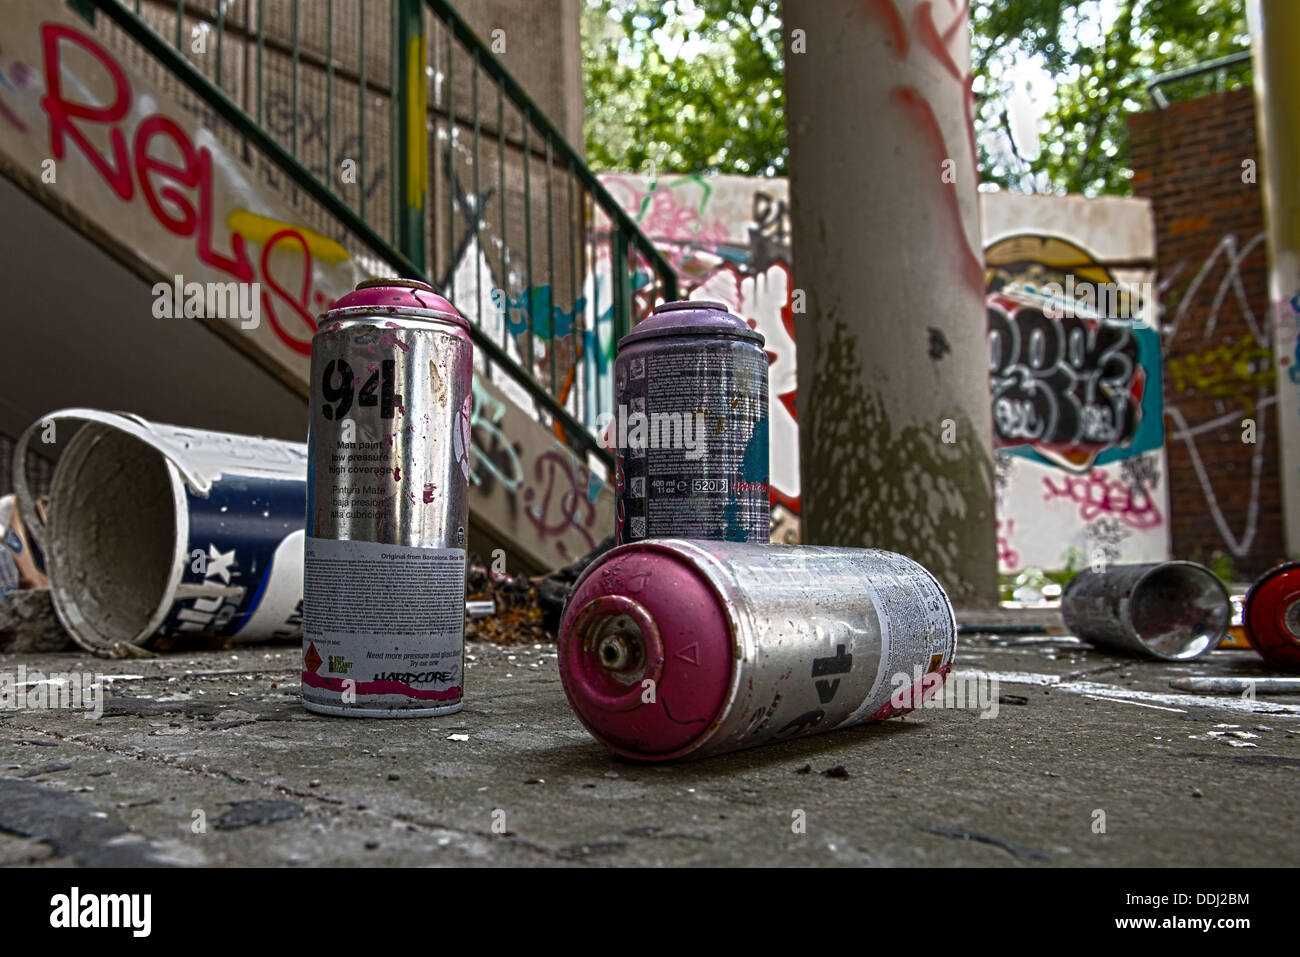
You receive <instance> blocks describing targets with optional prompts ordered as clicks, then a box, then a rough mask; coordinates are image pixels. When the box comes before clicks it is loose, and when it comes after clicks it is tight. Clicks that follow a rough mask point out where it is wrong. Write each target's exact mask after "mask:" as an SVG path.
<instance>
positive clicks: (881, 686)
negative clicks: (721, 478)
mask: <svg viewBox="0 0 1300 957" xmlns="http://www.w3.org/2000/svg"><path fill="white" fill-rule="evenodd" d="M956 645H957V631H956V624H955V622H954V619H953V612H952V606H951V604H950V603H949V601H948V596H947V595H946V594H945V593H944V591H943V588H941V587H940V585H939V583H938V582H937V581H936V580H935V578H934V576H933V575H931V574H930V573H929V572H928V571H926V570H925V569H924V568H922V567H921V566H920V565H918V564H917V563H916V562H914V561H912V560H911V559H909V558H905V557H903V556H902V555H896V554H893V553H891V552H885V551H877V550H874V549H856V548H822V547H816V546H798V545H768V544H763V543H740V542H720V541H702V540H696V541H688V540H683V539H655V540H653V541H646V542H636V543H630V544H627V545H623V546H620V547H618V548H615V549H613V550H612V551H609V552H606V553H605V554H604V555H602V556H601V557H600V558H598V559H596V561H594V562H593V563H592V564H591V565H590V566H589V567H588V568H587V570H586V571H584V572H583V573H582V575H581V577H580V578H579V579H578V581H577V583H576V585H575V587H574V591H573V594H572V596H571V597H570V599H569V602H568V605H567V606H566V608H565V611H564V617H563V620H562V622H561V624H560V639H559V664H560V675H561V678H562V680H563V684H564V692H565V694H566V695H567V696H568V699H569V703H570V704H571V705H572V706H573V709H574V711H575V712H576V713H577V715H578V718H579V720H580V721H581V722H582V723H583V724H584V725H585V726H586V728H587V730H589V731H590V732H591V733H592V734H593V735H594V736H595V737H596V738H597V740H599V741H601V742H602V743H603V744H605V745H606V746H607V747H609V748H610V749H611V750H613V751H615V752H617V753H619V754H621V755H624V756H626V757H630V758H637V759H641V760H645V761H665V760H670V759H674V758H684V757H692V758H694V757H701V756H704V755H712V754H719V753H722V752H727V751H736V750H739V749H741V748H749V747H753V746H755V745H760V744H767V743H769V742H773V741H784V740H788V739H791V738H796V737H800V736H802V735H806V734H813V733H817V732H821V731H830V730H831V729H833V728H841V727H846V726H848V725H852V724H857V723H859V722H863V721H874V720H877V719H880V718H888V717H892V716H894V715H896V714H901V713H904V712H905V711H910V710H913V708H915V707H916V706H917V705H919V704H920V702H921V700H922V698H924V697H928V696H929V695H930V694H933V693H934V691H935V690H937V689H938V687H939V686H940V685H941V684H942V682H943V678H944V677H945V676H946V675H947V673H948V671H949V669H950V668H951V667H952V661H953V655H954V653H955V652H956ZM904 688H906V689H908V692H907V694H906V695H905V696H904V695H901V694H899V693H900V691H901V690H902V689H904ZM896 696H897V697H896ZM900 701H902V702H905V703H906V706H905V707H899V706H898V703H899V702H900Z"/></svg>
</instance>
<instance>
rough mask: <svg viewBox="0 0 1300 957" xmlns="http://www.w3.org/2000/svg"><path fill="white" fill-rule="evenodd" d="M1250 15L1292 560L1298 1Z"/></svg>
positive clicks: (1299, 241)
mask: <svg viewBox="0 0 1300 957" xmlns="http://www.w3.org/2000/svg"><path fill="white" fill-rule="evenodd" d="M1250 14H1251V33H1252V36H1251V47H1252V49H1253V50H1254V52H1255V77H1254V85H1255V94H1256V97H1257V98H1258V99H1257V102H1258V108H1257V109H1256V111H1255V116H1256V122H1257V124H1258V126H1259V144H1260V150H1261V152H1262V155H1261V156H1260V157H1259V166H1258V169H1259V172H1260V173H1261V174H1262V175H1261V184H1262V186H1263V190H1264V196H1263V199H1264V219H1265V221H1266V224H1267V227H1268V259H1269V271H1268V291H1269V301H1270V302H1271V303H1272V311H1273V356H1274V366H1275V367H1276V369H1277V421H1278V429H1279V431H1278V457H1279V459H1280V461H1279V462H1278V478H1279V481H1280V484H1281V488H1282V516H1283V521H1284V522H1285V526H1286V527H1285V530H1284V531H1285V536H1286V538H1285V541H1286V550H1287V554H1288V555H1289V556H1290V557H1292V558H1300V176H1297V170H1300V63H1298V62H1297V61H1296V57H1295V50H1296V47H1297V45H1300V4H1298V3H1296V2H1295V0H1259V3H1258V4H1252V5H1251V7H1250ZM1251 158H1252V157H1242V159H1243V161H1244V160H1247V159H1251Z"/></svg>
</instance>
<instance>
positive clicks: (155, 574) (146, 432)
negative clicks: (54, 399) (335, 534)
mask: <svg viewBox="0 0 1300 957" xmlns="http://www.w3.org/2000/svg"><path fill="white" fill-rule="evenodd" d="M63 421H69V422H82V423H84V424H83V425H82V426H81V428H80V429H79V430H78V431H77V433H76V434H75V435H74V436H73V437H72V439H71V440H69V441H68V442H67V443H66V446H65V447H64V448H63V454H62V455H61V456H60V458H59V461H58V464H57V465H56V466H55V469H54V475H53V478H52V481H51V486H50V505H49V515H48V521H47V522H42V521H41V520H40V518H39V517H38V515H37V512H36V509H35V506H34V503H33V501H32V497H31V494H30V491H29V489H28V486H27V480H26V468H25V466H26V457H27V447H28V442H29V440H30V439H31V438H32V436H33V435H35V434H37V433H40V434H41V435H42V437H45V435H46V434H48V430H51V429H57V428H58V423H60V422H63ZM60 444H62V443H60ZM13 482H14V489H15V491H16V493H17V495H18V506H19V510H20V514H21V516H22V519H23V521H24V522H25V523H26V527H27V529H28V530H29V532H30V534H31V535H32V537H33V538H35V539H36V540H37V541H38V542H39V544H40V545H41V547H42V548H43V549H44V551H45V557H46V571H47V574H48V576H49V579H50V588H51V593H52V597H53V601H54V609H55V612H56V613H57V614H58V617H59V620H60V621H61V622H62V623H63V626H64V627H65V628H66V629H67V630H68V632H69V634H71V635H72V637H73V639H74V640H75V641H76V642H77V644H79V645H81V646H82V647H83V648H85V649H87V650H88V651H93V652H97V653H101V654H103V653H113V652H114V651H120V647H119V646H122V645H128V646H129V645H137V646H143V645H147V644H148V643H149V642H150V641H151V640H153V639H154V638H156V637H160V636H163V635H168V636H174V635H184V634H196V635H210V636H216V637H225V638H229V639H232V640H234V641H238V642H252V641H262V640H268V639H273V638H284V639H293V638H297V637H299V636H300V635H301V633H302V562H303V516H304V514H305V510H306V501H307V450H306V446H305V445H303V444H300V443H296V442H284V441H280V440H278V439H264V438H260V437H254V436H246V435H233V434H230V433H225V432H208V431H204V430H200V429H185V428H179V427H177V426H171V425H160V424H156V423H151V422H148V421H146V420H145V419H142V418H139V417H138V416H134V415H121V414H117V413H113V412H102V411H99V410H95V409H62V410H60V411H58V412H51V413H50V414H48V415H46V416H43V417H42V418H41V419H40V420H39V421H37V422H36V423H34V424H33V425H32V426H31V427H29V428H28V429H27V431H26V432H24V433H23V435H22V436H21V437H20V438H19V440H18V444H17V446H16V448H15V451H14V462H13Z"/></svg>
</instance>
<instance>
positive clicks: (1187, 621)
mask: <svg viewBox="0 0 1300 957" xmlns="http://www.w3.org/2000/svg"><path fill="white" fill-rule="evenodd" d="M1061 618H1062V619H1064V621H1065V627H1066V628H1067V629H1069V630H1070V631H1071V632H1073V633H1074V635H1075V636H1076V637H1078V638H1082V639H1083V640H1084V641H1087V642H1089V643H1090V644H1093V645H1096V646H1098V647H1100V648H1105V649H1107V650H1109V651H1119V652H1126V653H1128V654H1131V655H1139V656H1141V657H1144V658H1158V659H1161V660H1164V661H1187V660H1189V659H1192V658H1199V657H1200V656H1201V655H1203V654H1205V653H1206V652H1207V651H1209V650H1210V649H1212V648H1216V647H1218V644H1219V642H1220V641H1222V640H1223V636H1224V635H1226V634H1227V633H1228V627H1229V626H1230V625H1231V624H1232V601H1231V599H1230V598H1229V597H1228V591H1227V589H1225V588H1224V587H1223V584H1222V582H1220V581H1219V579H1218V578H1217V577H1216V576H1215V574H1214V572H1212V571H1210V570H1209V569H1208V568H1206V567H1205V566H1204V565H1198V564H1196V563H1195V562H1183V561H1177V562H1152V563H1150V564H1146V565H1115V566H1113V567H1111V568H1107V569H1105V570H1104V571H1095V572H1094V571H1092V570H1085V571H1082V572H1080V573H1079V574H1077V575H1075V576H1074V578H1072V579H1070V583H1069V584H1068V585H1066V586H1065V591H1064V593H1063V594H1062V595H1061Z"/></svg>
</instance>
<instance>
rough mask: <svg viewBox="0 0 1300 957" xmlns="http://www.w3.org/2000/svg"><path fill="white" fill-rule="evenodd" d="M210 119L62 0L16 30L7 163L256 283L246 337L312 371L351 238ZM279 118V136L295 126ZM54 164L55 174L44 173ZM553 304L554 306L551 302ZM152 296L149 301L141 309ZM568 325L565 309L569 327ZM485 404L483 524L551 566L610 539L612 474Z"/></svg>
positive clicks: (348, 268)
mask: <svg viewBox="0 0 1300 957" xmlns="http://www.w3.org/2000/svg"><path fill="white" fill-rule="evenodd" d="M204 118H205V114H204V111H203V110H202V108H197V109H196V108H195V107H194V106H193V105H192V104H191V105H190V106H188V107H187V106H182V105H181V104H179V103H177V102H175V101H173V100H172V99H171V98H170V97H169V96H168V95H167V94H166V93H165V92H163V91H162V90H160V89H159V88H158V87H157V86H156V85H155V84H153V83H151V82H150V81H149V80H148V79H147V78H145V77H144V76H142V75H141V74H140V72H139V71H138V70H136V69H135V68H133V67H132V66H131V64H130V61H129V60H128V59H126V58H124V57H123V56H121V55H120V54H118V53H117V52H115V51H114V50H110V49H109V48H108V47H107V46H106V45H105V43H104V42H101V40H100V39H99V38H98V37H97V34H96V33H95V32H94V31H93V30H91V29H89V28H87V26H86V25H85V23H84V22H83V21H81V20H79V19H77V18H76V17H75V16H73V15H72V14H70V13H68V12H67V11H66V10H64V9H63V8H62V7H61V6H59V5H55V6H53V7H50V8H48V9H40V10H37V9H34V8H32V7H29V6H25V7H22V8H21V9H20V11H19V12H18V14H17V18H16V20H13V21H11V22H10V23H9V24H8V25H7V28H6V33H5V42H4V44H3V48H0V130H3V134H2V135H0V159H2V160H3V163H4V165H5V168H6V169H7V170H9V171H11V172H17V173H18V174H19V175H21V176H23V177H24V178H25V179H26V180H28V181H29V182H34V183H37V184H40V186H39V188H41V189H42V190H43V191H44V192H45V193H47V194H49V196H50V197H51V198H52V199H53V200H55V201H56V202H57V203H58V205H59V206H60V207H61V208H64V209H70V210H75V211H76V215H77V216H79V217H81V218H82V219H84V220H85V223H86V224H89V225H93V226H94V227H95V228H96V230H97V231H98V232H99V233H101V234H104V235H109V236H112V237H113V239H114V240H115V241H116V242H117V243H118V244H119V245H120V246H121V247H123V248H125V249H130V250H132V251H133V252H134V253H135V255H137V256H138V257H140V259H141V260H142V261H143V262H144V263H145V264H147V265H148V266H149V267H150V268H151V269H152V270H154V271H156V272H157V273H158V274H159V275H161V276H173V275H183V276H185V277H186V279H187V280H190V279H193V280H221V281H226V280H232V281H236V282H241V283H258V285H259V288H260V292H261V316H262V317H263V318H264V319H265V320H266V321H264V322H262V323H261V324H260V325H259V326H258V327H257V328H253V329H240V334H241V335H245V336H247V337H249V340H250V342H251V344H252V345H253V347H254V349H255V350H257V351H259V352H260V353H262V354H263V356H265V357H266V359H267V360H268V361H269V363H270V364H272V365H274V366H278V367H281V368H283V369H284V370H287V371H288V373H289V374H290V375H292V376H294V377H296V378H298V379H300V380H303V381H305V380H306V377H307V368H308V366H307V357H308V355H309V353H310V339H311V335H312V333H313V332H314V331H315V328H316V323H315V317H316V316H317V315H319V314H320V313H321V312H322V311H324V310H325V309H327V308H329V306H330V305H331V304H332V303H333V302H334V301H336V300H337V299H338V298H339V297H340V296H342V295H343V294H345V293H346V292H348V291H350V290H351V289H352V288H353V286H354V285H355V283H356V282H357V281H358V280H359V279H361V278H364V277H365V275H364V273H363V272H362V270H361V268H360V267H359V265H358V263H357V262H356V259H355V258H354V257H353V256H352V255H351V254H350V253H349V251H348V249H347V248H345V247H344V246H343V245H342V244H341V243H340V242H338V241H337V240H335V239H333V238H330V237H329V236H325V235H323V234H321V233H319V232H317V231H314V230H312V229H311V228H309V227H307V226H306V225H304V224H303V223H301V222H300V221H299V217H297V216H296V215H295V213H294V212H293V210H292V208H291V205H290V203H289V202H288V201H287V199H286V197H285V196H282V195H280V194H279V193H278V192H277V191H276V189H275V188H274V187H275V186H276V182H277V181H275V180H268V178H267V176H266V162H265V160H264V159H262V158H261V157H259V156H256V155H250V156H243V157H241V156H240V155H238V153H237V152H235V151H232V150H231V149H228V148H227V147H225V146H224V145H223V144H222V143H221V141H220V140H219V139H218V138H217V137H216V136H215V135H214V134H213V133H212V132H211V131H210V130H209V129H206V128H205V124H204ZM299 118H300V119H301V118H302V117H301V116H300V117H299ZM269 120H270V126H271V128H272V132H274V131H275V129H276V124H277V123H279V124H280V125H281V126H287V125H288V122H289V120H288V118H287V117H283V116H282V117H279V118H278V119H277V117H276V116H275V115H272V116H271V117H270V118H269ZM208 121H209V122H210V123H216V122H218V121H217V120H216V118H215V117H208ZM318 126H319V124H316V126H314V127H313V126H309V128H307V133H306V136H307V137H308V139H306V140H305V142H304V145H305V143H306V142H315V141H316V140H317V139H319V136H318V133H319V130H318V129H317V128H316V127H318ZM300 132H301V129H300ZM347 145H348V144H347V141H345V142H344V143H341V144H340V148H346V146H347ZM47 161H49V163H50V164H52V166H51V167H50V168H52V169H53V170H54V171H55V173H56V175H55V176H54V177H53V178H52V179H46V180H44V181H42V179H41V174H42V172H43V171H44V170H45V169H46V163H47ZM385 176H386V172H385V170H384V169H383V168H382V167H381V166H380V167H376V168H375V169H373V170H371V169H367V171H366V180H367V189H369V190H374V189H376V188H380V187H382V185H383V181H384V178H385ZM268 186H269V187H271V188H269V189H268ZM460 199H461V200H462V202H463V203H468V202H470V201H469V200H468V199H467V198H465V197H463V196H461V197H460ZM78 225H81V223H78ZM340 235H343V233H342V232H340ZM466 245H468V243H467V242H462V249H463V248H464V247H465V246H466ZM546 304H547V306H548V310H549V305H550V304H549V298H548V299H547V301H546ZM150 307H151V303H150V302H149V301H142V304H141V310H142V315H145V316H147V315H149V310H150ZM579 308H580V307H579ZM231 321H232V322H233V323H236V324H237V323H238V321H239V320H238V317H235V318H234V319H232V320H231ZM564 322H565V317H564V316H560V315H556V318H555V321H554V329H555V332H556V333H557V334H558V335H559V336H563V335H564V334H565V333H566V330H565V328H564V325H563V323H564ZM543 327H544V328H546V327H545V325H544V324H543ZM237 328H238V326H237ZM547 331H548V333H549V331H550V330H549V329H547ZM473 408H474V417H473V421H472V436H473V442H472V465H473V474H472V479H473V487H472V488H471V491H470V501H471V508H472V509H473V511H474V513H475V515H476V518H477V520H479V521H486V522H487V523H488V524H489V525H492V524H494V523H498V522H500V523H504V524H507V525H511V523H513V524H512V529H513V530H514V531H515V534H514V535H513V538H514V540H515V541H516V542H517V543H519V544H520V546H521V547H522V548H523V549H524V550H525V551H529V552H531V554H532V558H533V559H534V560H538V561H542V562H546V563H550V562H552V561H555V562H556V563H558V562H567V561H571V560H572V559H573V558H575V557H577V556H579V555H581V554H584V553H585V552H586V551H588V550H589V549H590V548H591V547H592V546H593V545H594V544H595V543H596V542H597V541H598V540H599V539H600V538H602V537H604V530H605V526H606V525H607V524H609V523H608V522H607V521H602V520H600V519H599V517H598V516H599V514H605V515H608V514H609V511H610V504H609V500H610V498H611V496H610V494H609V492H608V490H607V488H606V487H605V484H604V483H603V481H602V480H601V479H600V477H599V476H598V475H595V474H593V473H592V472H591V470H590V469H589V468H588V467H587V465H586V463H585V462H583V461H582V460H580V459H579V457H578V456H576V455H575V454H574V453H573V452H572V451H570V450H569V448H568V447H567V446H566V445H565V444H564V443H562V442H560V441H558V440H557V439H556V438H555V437H554V436H552V435H549V434H548V433H547V432H546V431H545V430H543V429H541V428H540V427H539V426H538V425H537V424H536V420H535V419H534V418H533V417H532V415H531V414H530V412H529V411H528V409H529V408H530V406H529V404H528V403H526V402H516V401H511V398H510V397H507V396H505V395H503V394H502V393H501V391H500V390H499V389H497V388H495V387H494V386H493V385H491V384H482V383H476V387H475V394H474V406H473ZM602 496H603V497H602ZM602 510H603V511H602Z"/></svg>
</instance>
